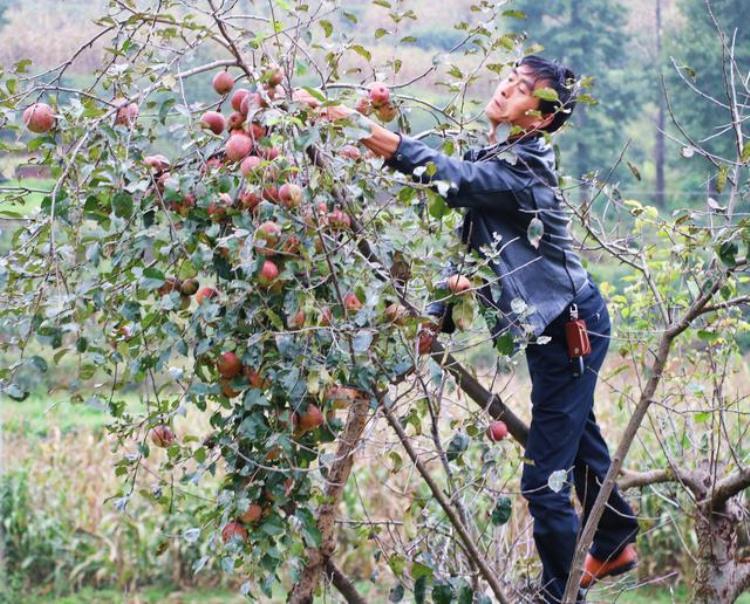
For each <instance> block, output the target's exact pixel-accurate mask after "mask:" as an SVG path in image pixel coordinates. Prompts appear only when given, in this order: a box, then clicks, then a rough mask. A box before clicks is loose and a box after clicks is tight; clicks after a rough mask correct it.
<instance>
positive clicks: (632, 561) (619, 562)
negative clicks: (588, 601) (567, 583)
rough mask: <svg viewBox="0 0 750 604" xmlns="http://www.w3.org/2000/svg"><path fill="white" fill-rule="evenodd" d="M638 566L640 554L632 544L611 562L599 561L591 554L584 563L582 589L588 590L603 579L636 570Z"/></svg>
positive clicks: (587, 555)
mask: <svg viewBox="0 0 750 604" xmlns="http://www.w3.org/2000/svg"><path fill="white" fill-rule="evenodd" d="M637 564H638V554H637V553H636V551H635V546H634V545H633V544H632V543H628V544H627V545H626V546H625V547H624V548H623V550H622V551H621V552H620V554H619V555H618V556H616V557H615V558H612V559H611V560H599V559H598V558H594V556H592V555H591V554H586V561H585V562H584V563H583V576H582V577H581V587H583V588H588V587H589V586H591V585H592V584H593V583H595V582H596V581H598V580H599V579H601V578H603V577H611V576H614V575H620V574H622V573H624V572H627V571H629V570H631V569H633V568H635V567H636V565H637Z"/></svg>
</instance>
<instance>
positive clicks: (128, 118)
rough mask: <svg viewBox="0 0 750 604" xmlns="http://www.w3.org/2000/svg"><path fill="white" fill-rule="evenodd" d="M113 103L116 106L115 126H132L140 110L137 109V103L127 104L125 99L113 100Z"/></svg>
mask: <svg viewBox="0 0 750 604" xmlns="http://www.w3.org/2000/svg"><path fill="white" fill-rule="evenodd" d="M114 103H115V104H116V105H117V107H118V109H117V115H116V116H115V124H117V125H118V126H132V125H133V124H135V121H136V120H137V119H138V114H139V113H140V110H139V109H138V104H137V103H128V102H127V100H126V99H115V100H114Z"/></svg>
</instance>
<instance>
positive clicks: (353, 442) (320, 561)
mask: <svg viewBox="0 0 750 604" xmlns="http://www.w3.org/2000/svg"><path fill="white" fill-rule="evenodd" d="M369 409H370V401H369V399H366V398H361V399H356V400H355V401H354V402H353V403H352V404H351V407H350V408H349V415H348V416H347V418H346V426H345V427H344V430H343V432H342V433H341V436H339V442H338V448H337V449H336V458H335V459H334V461H333V463H332V464H331V465H330V467H329V468H328V472H327V474H326V502H325V503H324V504H323V505H321V506H320V509H319V510H318V522H317V524H318V529H319V530H320V535H321V545H320V547H319V548H317V549H316V548H309V549H308V550H307V563H306V564H305V568H304V569H303V570H302V574H301V576H300V578H299V580H298V581H297V583H296V584H295V585H294V588H293V589H292V591H291V592H290V593H289V595H288V600H287V601H288V602H289V603H290V604H312V602H313V594H314V592H315V590H316V589H317V587H318V583H319V582H320V578H321V575H322V573H323V571H324V570H325V569H326V567H327V566H329V565H328V562H329V561H330V558H331V556H332V554H333V551H334V549H335V548H336V531H335V526H334V521H335V520H336V508H337V507H338V504H339V501H340V500H341V495H342V493H343V491H344V485H346V481H347V480H348V479H349V474H350V472H351V469H352V464H353V463H354V452H355V451H356V449H357V446H358V445H359V443H360V440H361V438H362V432H363V431H364V429H365V424H366V423H367V416H368V412H369Z"/></svg>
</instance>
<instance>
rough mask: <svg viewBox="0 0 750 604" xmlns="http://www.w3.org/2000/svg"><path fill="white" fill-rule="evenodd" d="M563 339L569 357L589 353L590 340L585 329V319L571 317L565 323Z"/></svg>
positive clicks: (582, 355) (572, 357)
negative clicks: (566, 345)
mask: <svg viewBox="0 0 750 604" xmlns="http://www.w3.org/2000/svg"><path fill="white" fill-rule="evenodd" d="M565 340H566V342H567V343H568V356H569V357H570V358H571V359H574V358H576V357H585V356H586V355H588V354H590V353H591V342H589V334H588V332H587V331H586V321H584V320H583V319H573V320H570V321H568V322H567V323H565Z"/></svg>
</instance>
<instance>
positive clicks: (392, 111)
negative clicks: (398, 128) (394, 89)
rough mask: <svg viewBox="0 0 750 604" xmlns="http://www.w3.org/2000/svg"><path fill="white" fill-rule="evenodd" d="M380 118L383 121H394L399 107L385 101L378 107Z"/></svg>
mask: <svg viewBox="0 0 750 604" xmlns="http://www.w3.org/2000/svg"><path fill="white" fill-rule="evenodd" d="M377 113H378V119H379V120H380V121H381V122H386V123H387V122H392V121H393V120H394V119H396V116H397V115H398V109H396V107H395V105H393V104H391V103H385V104H384V105H381V106H380V107H378V109H377Z"/></svg>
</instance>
